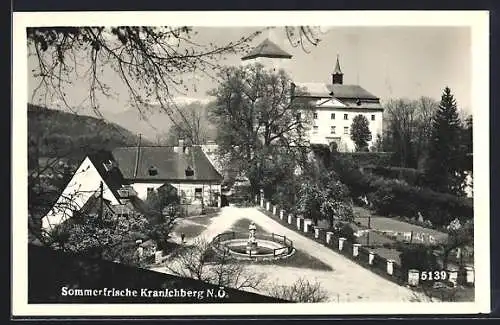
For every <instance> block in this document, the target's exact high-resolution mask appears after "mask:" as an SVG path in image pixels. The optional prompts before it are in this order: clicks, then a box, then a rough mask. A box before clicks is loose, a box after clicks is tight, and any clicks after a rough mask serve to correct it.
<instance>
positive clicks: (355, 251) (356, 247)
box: [352, 244, 361, 257]
mask: <svg viewBox="0 0 500 325" xmlns="http://www.w3.org/2000/svg"><path fill="white" fill-rule="evenodd" d="M359 246H361V244H352V256H354V257H356V256H358V255H359Z"/></svg>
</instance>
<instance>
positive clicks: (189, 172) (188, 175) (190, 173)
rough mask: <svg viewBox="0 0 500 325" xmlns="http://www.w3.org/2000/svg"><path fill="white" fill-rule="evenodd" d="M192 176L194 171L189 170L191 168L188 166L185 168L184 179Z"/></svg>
mask: <svg viewBox="0 0 500 325" xmlns="http://www.w3.org/2000/svg"><path fill="white" fill-rule="evenodd" d="M192 176H194V170H193V169H192V168H191V166H188V167H187V168H186V177H192Z"/></svg>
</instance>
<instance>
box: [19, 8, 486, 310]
mask: <svg viewBox="0 0 500 325" xmlns="http://www.w3.org/2000/svg"><path fill="white" fill-rule="evenodd" d="M165 22H168V23H169V25H192V26H213V27H216V26H226V27H230V26H283V25H316V26H317V25H324V26H332V27H337V26H338V27H346V26H469V27H470V28H471V31H472V33H471V35H472V46H471V51H472V99H473V100H472V109H473V110H474V111H473V114H474V171H475V173H474V211H475V220H474V221H475V234H474V235H475V242H474V245H475V258H476V260H475V270H476V271H475V275H476V276H475V278H476V286H475V288H476V292H475V299H476V300H475V302H473V303H331V304H330V303H327V304H325V303H317V304H256V306H258V307H257V308H255V307H251V306H252V304H231V308H227V307H228V306H227V305H224V304H199V305H197V306H196V308H193V306H192V305H191V304H165V305H161V304H151V305H147V304H126V305H118V304H112V305H102V304H100V305H99V304H96V305H93V304H80V305H76V304H57V305H51V304H47V305H28V304H27V292H28V291H27V217H26V216H27V206H28V204H27V183H26V182H27V177H26V171H27V146H26V143H27V142H26V138H27V120H26V103H27V102H28V94H27V88H28V87H27V76H28V71H27V49H26V30H25V28H26V27H28V26H54V25H58V26H79V25H86V26H89V25H99V26H101V25H162V24H165ZM417 41H418V40H417ZM12 98H13V114H12V116H13V128H12V130H13V135H12V141H13V143H12V144H13V161H12V171H13V176H12V184H13V205H12V213H13V214H12V234H13V238H12V247H13V251H12V256H13V258H12V275H13V278H12V315H13V316H70V315H73V316H92V315H109V316H111V315H115V316H137V315H144V316H146V315H170V316H181V315H241V314H250V315H279V314H283V315H301V314H320V315H328V314H330V315H331V314H333V315H334V314H403V313H407V314H450V313H453V314H461V313H489V312H490V263H489V257H490V253H489V251H490V250H489V236H490V232H489V206H490V203H489V12H487V11H321V12H319V11H308V12H305V11H297V12H256V11H245V12H237V11H234V12H228V11H225V12H200V11H198V12H196V11H193V12H65V13H61V12H57V13H56V12H39V13H33V12H30V13H14V14H13V96H12ZM477 216H479V217H477Z"/></svg>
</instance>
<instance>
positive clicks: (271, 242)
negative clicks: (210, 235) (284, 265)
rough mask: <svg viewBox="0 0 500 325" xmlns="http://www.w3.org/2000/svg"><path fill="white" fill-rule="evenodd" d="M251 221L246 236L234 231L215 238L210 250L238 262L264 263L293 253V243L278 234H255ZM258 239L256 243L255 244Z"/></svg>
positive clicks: (255, 227) (254, 227)
mask: <svg viewBox="0 0 500 325" xmlns="http://www.w3.org/2000/svg"><path fill="white" fill-rule="evenodd" d="M256 231H257V226H256V225H255V223H254V222H253V221H252V222H250V224H249V226H248V234H246V233H238V232H234V231H229V232H224V233H221V234H218V235H217V236H215V238H214V239H213V241H212V248H213V249H214V251H215V252H216V253H217V254H219V255H222V254H224V255H226V256H227V255H228V254H229V255H230V256H231V257H233V258H235V259H238V260H252V261H266V260H276V259H283V258H287V257H289V256H291V255H293V254H294V253H295V248H294V247H293V242H292V241H291V240H290V239H288V238H286V237H285V236H281V235H278V234H274V233H273V234H259V235H258V236H257V234H256ZM257 239H258V242H257Z"/></svg>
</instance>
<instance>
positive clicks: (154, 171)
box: [148, 166, 158, 176]
mask: <svg viewBox="0 0 500 325" xmlns="http://www.w3.org/2000/svg"><path fill="white" fill-rule="evenodd" d="M148 174H149V176H156V175H158V169H156V167H155V166H151V167H149V168H148Z"/></svg>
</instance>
